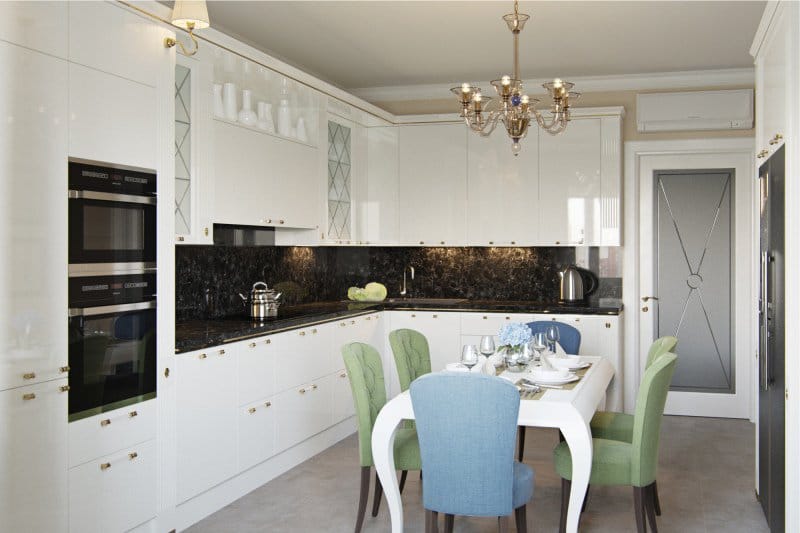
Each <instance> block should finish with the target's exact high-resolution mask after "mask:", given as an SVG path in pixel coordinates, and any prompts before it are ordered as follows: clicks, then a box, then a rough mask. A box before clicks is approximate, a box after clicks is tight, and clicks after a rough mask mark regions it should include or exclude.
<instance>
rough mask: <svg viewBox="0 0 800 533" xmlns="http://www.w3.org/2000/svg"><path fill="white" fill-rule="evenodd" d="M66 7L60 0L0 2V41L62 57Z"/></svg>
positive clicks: (65, 38)
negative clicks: (48, 0)
mask: <svg viewBox="0 0 800 533" xmlns="http://www.w3.org/2000/svg"><path fill="white" fill-rule="evenodd" d="M68 10H69V4H68V3H67V2H60V1H51V2H26V1H15V2H0V40H3V41H8V42H10V43H14V44H18V45H20V46H24V47H25V48H30V49H31V50H36V51H38V52H44V53H45V54H49V55H51V56H55V57H59V58H62V59H66V57H67V42H68V40H67V25H66V24H64V21H65V20H67V18H68ZM3 72H10V71H8V70H3Z"/></svg>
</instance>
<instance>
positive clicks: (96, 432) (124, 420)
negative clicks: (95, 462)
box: [69, 400, 156, 467]
mask: <svg viewBox="0 0 800 533" xmlns="http://www.w3.org/2000/svg"><path fill="white" fill-rule="evenodd" d="M155 437H156V401H155V400H148V401H146V402H141V403H137V404H135V405H131V406H129V407H123V408H122V409H114V410H113V411H109V412H107V413H101V414H99V415H95V416H92V417H89V418H84V419H83V420H78V421H76V422H71V423H70V425H69V466H70V467H73V466H78V465H80V464H83V463H85V462H87V461H90V460H92V459H94V458H95V457H102V456H104V455H109V454H111V453H114V452H115V451H117V450H121V449H122V448H125V447H127V446H131V445H132V444H136V443H137V442H144V441H146V440H150V439H154V438H155Z"/></svg>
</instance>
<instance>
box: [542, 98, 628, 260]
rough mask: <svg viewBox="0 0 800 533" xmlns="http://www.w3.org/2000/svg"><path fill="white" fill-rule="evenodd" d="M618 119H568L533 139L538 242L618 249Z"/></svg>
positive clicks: (619, 121) (619, 171)
mask: <svg viewBox="0 0 800 533" xmlns="http://www.w3.org/2000/svg"><path fill="white" fill-rule="evenodd" d="M620 139H621V115H620V114H617V115H615V116H602V117H586V118H575V119H573V120H572V121H571V122H570V124H569V126H568V127H567V129H566V131H564V132H563V133H561V134H560V135H556V136H552V135H548V134H546V133H541V134H540V136H539V209H538V213H539V244H541V245H545V246H554V245H555V246H583V245H588V246H618V245H619V244H620V227H621V225H620V222H621V221H620V217H621V202H620V198H621V184H622V179H621V146H620Z"/></svg>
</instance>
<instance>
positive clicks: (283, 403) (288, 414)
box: [275, 376, 333, 452]
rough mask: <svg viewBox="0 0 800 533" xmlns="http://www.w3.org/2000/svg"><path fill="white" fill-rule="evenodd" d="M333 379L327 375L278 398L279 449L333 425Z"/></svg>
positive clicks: (281, 394)
mask: <svg viewBox="0 0 800 533" xmlns="http://www.w3.org/2000/svg"><path fill="white" fill-rule="evenodd" d="M332 379H333V376H326V377H324V378H322V379H319V380H315V381H313V382H309V383H306V384H304V385H301V386H299V387H295V388H292V389H289V390H287V391H284V392H282V393H280V394H278V395H277V396H276V397H275V406H276V408H277V425H278V427H277V437H278V439H277V450H276V451H278V452H281V451H283V450H285V449H287V448H291V447H292V446H294V445H295V444H298V443H300V442H302V441H304V440H306V439H307V438H309V437H311V436H313V435H316V434H317V433H319V432H320V431H323V430H325V429H327V428H328V427H330V426H331V422H332V408H331V404H332V398H333V396H332V390H331V389H332Z"/></svg>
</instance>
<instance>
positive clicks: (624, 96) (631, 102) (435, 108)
mask: <svg viewBox="0 0 800 533" xmlns="http://www.w3.org/2000/svg"><path fill="white" fill-rule="evenodd" d="M752 88H753V86H752V85H750V86H748V85H736V86H728V87H704V88H702V89H692V90H693V91H701V90H708V91H710V90H718V89H752ZM673 91H674V90H670V89H659V90H652V91H611V92H594V93H584V94H583V96H581V98H580V100H578V102H576V103H575V107H605V106H622V107H624V108H625V118H624V120H623V126H622V130H623V131H622V139H623V141H646V140H652V141H656V140H657V141H661V140H667V139H703V138H709V137H754V136H755V130H753V129H749V130H716V131H675V132H660V133H639V132H638V131H636V94H637V93H640V92H641V93H656V92H673ZM675 92H677V91H675ZM376 105H377V106H378V107H381V108H383V109H385V110H387V111H389V112H390V113H393V114H395V115H418V114H428V113H456V112H458V109H457V108H458V106H457V103H456V101H455V100H454V99H453V98H446V99H445V98H443V99H441V100H408V101H396V102H376Z"/></svg>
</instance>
